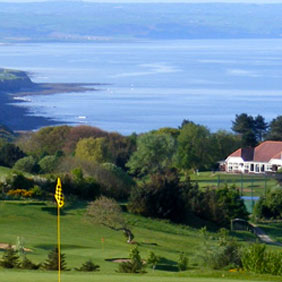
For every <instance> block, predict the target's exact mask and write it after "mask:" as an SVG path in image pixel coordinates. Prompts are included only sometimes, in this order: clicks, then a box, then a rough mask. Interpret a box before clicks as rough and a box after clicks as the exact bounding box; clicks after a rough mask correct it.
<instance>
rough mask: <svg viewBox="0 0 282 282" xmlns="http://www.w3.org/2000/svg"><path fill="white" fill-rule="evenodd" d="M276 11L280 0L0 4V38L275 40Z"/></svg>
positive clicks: (280, 23) (279, 20)
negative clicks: (249, 0) (251, 0)
mask: <svg viewBox="0 0 282 282" xmlns="http://www.w3.org/2000/svg"><path fill="white" fill-rule="evenodd" d="M113 2H114V1H113ZM281 14H282V4H264V5H255V4H240V3H236V4H235V3H233V4H231V3H230V4H226V3H212V4H207V3H206V4H188V3H186V4H185V3H171V4H168V3H146V4H145V3H142V4H141V3H139V4H137V3H129V4H124V3H122V4H121V3H118V4H114V3H105V4H103V3H89V2H88V3H87V2H78V1H77V2H69V1H65V2H64V1H62V2H51V1H50V2H42V3H17V4H15V3H10V4H9V3H0V18H1V21H0V42H46V41H47V42H48V41H49V42H54V41H67V42H68V41H74V42H75V41H78V42H79V41H95V40H113V39H115V40H121V39H122V40H124V39H191V38H279V37H281V34H282V28H281V27H282V17H281Z"/></svg>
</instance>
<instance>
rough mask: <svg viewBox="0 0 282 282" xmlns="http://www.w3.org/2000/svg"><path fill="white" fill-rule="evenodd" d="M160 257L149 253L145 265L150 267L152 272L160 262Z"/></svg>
mask: <svg viewBox="0 0 282 282" xmlns="http://www.w3.org/2000/svg"><path fill="white" fill-rule="evenodd" d="M160 259H161V258H160V257H158V256H156V255H155V253H154V252H152V251H151V252H150V255H149V257H148V259H147V265H151V266H152V268H153V270H155V268H156V266H157V264H158V263H159V262H160Z"/></svg>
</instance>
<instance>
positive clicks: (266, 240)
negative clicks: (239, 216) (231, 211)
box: [249, 223, 282, 246]
mask: <svg viewBox="0 0 282 282" xmlns="http://www.w3.org/2000/svg"><path fill="white" fill-rule="evenodd" d="M249 224H250V225H251V226H252V227H253V228H254V233H255V235H256V236H257V237H258V238H259V239H260V240H261V241H262V242H263V243H266V244H271V245H276V246H282V244H281V243H279V242H275V241H273V240H272V239H271V238H270V237H269V236H268V235H267V234H266V233H265V232H264V230H263V229H261V228H260V227H257V226H256V225H255V224H252V223H249Z"/></svg>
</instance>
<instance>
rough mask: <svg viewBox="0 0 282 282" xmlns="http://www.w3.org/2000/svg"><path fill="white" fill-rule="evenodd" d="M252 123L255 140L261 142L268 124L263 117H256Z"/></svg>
mask: <svg viewBox="0 0 282 282" xmlns="http://www.w3.org/2000/svg"><path fill="white" fill-rule="evenodd" d="M254 122H255V131H256V138H257V140H258V141H260V142H261V141H262V140H263V139H264V138H265V136H266V134H267V129H268V124H267V122H266V121H265V119H264V117H263V116H261V115H257V116H256V118H255V120H254Z"/></svg>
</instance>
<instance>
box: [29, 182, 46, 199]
mask: <svg viewBox="0 0 282 282" xmlns="http://www.w3.org/2000/svg"><path fill="white" fill-rule="evenodd" d="M30 192H32V198H35V199H40V200H42V199H45V197H46V193H45V192H44V191H43V190H42V189H41V188H40V187H39V186H38V185H34V186H33V188H32V189H31V190H30Z"/></svg>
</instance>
